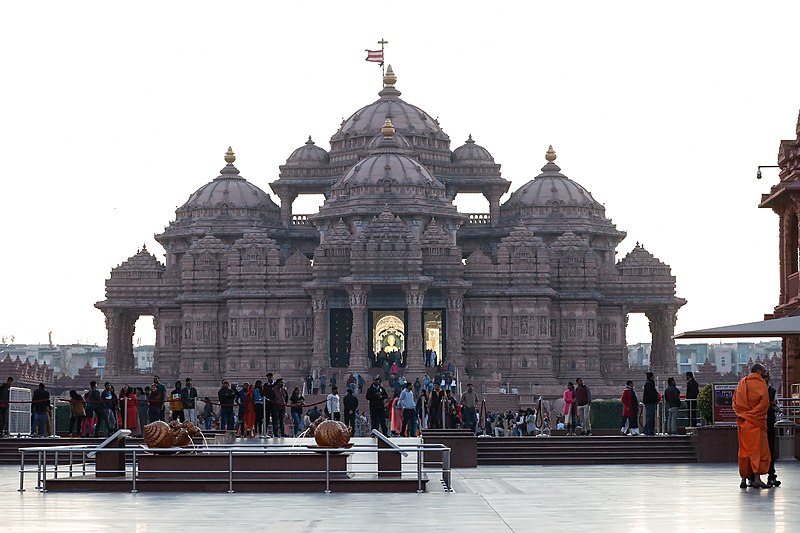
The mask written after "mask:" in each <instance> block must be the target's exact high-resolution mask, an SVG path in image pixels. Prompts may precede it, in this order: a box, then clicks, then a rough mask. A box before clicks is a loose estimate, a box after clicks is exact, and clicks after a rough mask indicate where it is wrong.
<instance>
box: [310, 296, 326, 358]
mask: <svg viewBox="0 0 800 533" xmlns="http://www.w3.org/2000/svg"><path fill="white" fill-rule="evenodd" d="M311 305H312V309H313V310H314V349H313V354H312V356H311V368H313V369H321V368H327V367H329V366H330V354H329V353H328V352H329V349H330V348H329V346H328V344H329V343H328V296H327V295H326V294H325V292H324V291H316V292H314V294H312V296H311Z"/></svg>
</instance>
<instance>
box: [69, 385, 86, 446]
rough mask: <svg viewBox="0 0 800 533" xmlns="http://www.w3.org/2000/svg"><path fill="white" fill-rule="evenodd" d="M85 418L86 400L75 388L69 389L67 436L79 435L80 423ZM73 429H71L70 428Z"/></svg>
mask: <svg viewBox="0 0 800 533" xmlns="http://www.w3.org/2000/svg"><path fill="white" fill-rule="evenodd" d="M84 418H86V402H85V401H84V400H83V398H82V397H81V395H80V394H78V393H77V392H76V391H75V389H72V390H70V391H69V436H70V437H80V435H81V424H82V423H83V419H84ZM73 427H74V428H75V431H72V428H73Z"/></svg>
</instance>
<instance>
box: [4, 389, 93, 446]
mask: <svg viewBox="0 0 800 533" xmlns="http://www.w3.org/2000/svg"><path fill="white" fill-rule="evenodd" d="M12 383H14V378H12V377H11V376H9V377H8V379H7V380H6V381H5V383H3V384H2V385H0V437H3V436H8V406H9V402H10V401H11V384H12ZM79 429H80V428H79Z"/></svg>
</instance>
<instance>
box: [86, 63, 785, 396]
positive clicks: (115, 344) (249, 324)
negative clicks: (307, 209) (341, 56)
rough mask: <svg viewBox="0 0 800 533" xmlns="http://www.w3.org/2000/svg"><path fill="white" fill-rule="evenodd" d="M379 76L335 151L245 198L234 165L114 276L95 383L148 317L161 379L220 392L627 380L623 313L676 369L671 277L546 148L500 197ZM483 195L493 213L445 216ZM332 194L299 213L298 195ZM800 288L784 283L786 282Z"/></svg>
mask: <svg viewBox="0 0 800 533" xmlns="http://www.w3.org/2000/svg"><path fill="white" fill-rule="evenodd" d="M396 83H397V78H396V76H395V74H394V72H393V70H392V68H391V67H389V68H388V70H387V72H386V75H385V76H384V79H383V87H382V89H381V90H380V92H379V93H378V99H377V100H376V101H374V102H373V103H371V104H369V105H366V106H365V107H363V108H361V109H359V110H357V111H356V112H355V113H353V114H352V115H350V116H349V118H347V119H346V120H344V121H343V122H342V123H341V125H340V127H339V129H338V131H337V132H336V133H335V134H334V135H333V137H332V138H331V139H330V151H326V150H324V149H323V148H321V147H319V146H317V145H316V144H315V143H314V142H313V141H312V140H311V138H309V139H308V141H307V142H306V143H305V144H303V145H302V146H300V147H299V148H298V149H296V150H295V151H294V152H293V153H292V154H291V155H290V156H289V158H288V159H287V161H286V163H285V164H284V165H281V166H280V173H279V176H278V179H277V180H275V181H273V182H272V183H270V188H271V189H272V191H273V192H274V193H275V195H276V196H277V197H278V198H279V200H280V205H278V204H276V203H275V202H274V201H273V200H272V198H271V197H270V195H269V194H267V193H265V192H264V191H263V190H262V189H261V188H259V187H258V186H256V185H254V184H252V183H250V182H249V181H247V180H245V179H244V178H243V177H242V176H241V175H240V172H239V170H238V169H237V168H236V167H235V166H234V163H235V161H236V157H235V155H234V153H233V151H232V150H230V149H229V150H228V153H227V154H226V155H225V162H226V165H225V167H224V168H223V169H222V171H221V173H220V175H219V176H218V177H216V178H215V179H213V180H212V181H211V182H209V183H207V184H206V185H204V186H202V187H200V188H199V189H198V190H197V191H196V192H195V193H193V194H192V195H191V196H190V197H189V199H188V200H187V201H186V203H184V204H183V205H182V206H181V207H180V208H178V210H177V211H176V214H175V220H174V221H172V222H171V223H170V224H169V225H168V226H167V227H166V228H165V229H164V231H163V232H162V233H160V234H158V235H156V240H157V241H158V242H159V243H160V244H161V245H162V246H163V247H164V250H165V251H166V264H161V263H160V262H159V261H158V260H157V259H156V257H155V256H153V255H152V254H151V253H150V252H149V251H148V250H146V249H145V248H144V247H143V248H142V249H141V250H139V251H138V252H137V253H136V254H135V255H133V256H132V257H130V258H129V259H128V260H127V261H125V262H123V263H122V264H120V265H119V266H117V267H116V268H114V269H112V271H111V277H110V278H109V279H108V280H107V281H106V299H105V300H104V301H102V302H98V303H97V304H96V307H97V308H98V309H100V310H101V311H102V312H103V313H104V314H105V318H106V327H107V329H108V351H107V362H106V373H107V374H108V375H125V374H127V373H131V372H132V371H133V368H134V359H133V350H132V339H133V335H134V325H135V323H136V320H137V319H138V318H139V317H141V316H144V315H149V316H152V317H153V321H154V325H155V330H156V352H155V359H154V371H155V372H157V373H160V374H161V375H162V376H170V377H173V376H188V375H190V376H192V378H193V379H194V382H195V383H196V384H200V385H205V386H212V385H216V384H217V383H218V382H219V379H221V378H222V377H223V376H232V377H237V378H238V379H246V378H250V377H252V378H260V377H263V376H264V374H265V372H267V371H272V372H275V373H279V374H281V375H282V376H284V377H285V378H288V379H300V378H301V377H303V376H305V375H306V374H307V373H308V372H310V371H315V370H325V371H326V372H327V371H329V369H330V368H331V367H334V368H339V369H349V371H353V370H357V371H359V372H362V373H363V372H369V369H370V368H371V367H373V366H376V365H378V364H380V363H381V362H382V361H383V360H385V359H389V360H392V361H396V362H397V363H398V364H399V365H401V366H403V367H405V370H404V372H405V373H406V375H407V376H409V375H410V376H413V375H415V374H417V375H418V374H420V373H422V372H423V371H424V369H425V366H426V365H427V364H430V363H431V362H432V361H433V362H434V363H435V364H438V363H445V364H450V363H452V365H453V366H454V367H455V368H456V369H457V370H458V372H459V374H460V375H461V376H464V375H467V376H469V378H470V379H472V380H485V381H490V380H494V381H498V380H500V379H501V380H502V382H503V383H509V384H511V385H512V386H514V385H515V384H518V385H522V384H524V385H526V386H527V385H528V384H533V383H535V384H537V385H539V386H541V387H545V388H547V387H556V386H557V385H558V384H563V382H564V381H566V380H569V379H574V378H575V377H576V376H577V375H579V374H580V375H582V376H583V377H584V378H585V379H587V378H588V379H591V380H592V382H594V383H605V384H608V385H612V384H617V383H619V382H620V380H622V381H623V382H624V379H625V377H626V375H627V374H628V373H629V372H630V369H629V368H628V361H627V350H626V341H625V328H626V323H627V316H628V314H629V313H644V314H645V315H646V316H647V318H648V319H649V321H650V328H651V331H652V337H653V338H652V342H653V351H652V358H651V367H652V368H653V369H654V370H655V371H657V372H660V373H661V374H662V375H666V373H669V374H670V375H671V374H673V373H675V371H676V351H675V345H674V342H673V340H672V336H673V334H674V325H675V319H676V313H677V311H678V309H679V308H680V307H681V306H682V305H684V304H685V303H686V301H685V300H683V299H681V298H678V297H676V294H675V278H674V277H673V276H672V273H671V269H670V267H669V266H668V265H666V264H664V263H663V262H661V261H660V260H658V259H657V258H655V257H653V255H651V254H650V253H649V252H648V251H647V250H645V248H644V247H643V246H641V245H639V244H637V245H636V246H635V247H634V248H633V251H631V252H630V253H629V254H627V256H625V257H624V258H623V259H622V260H620V261H617V260H616V257H615V256H616V248H617V246H618V245H619V243H620V242H621V241H622V240H623V239H624V238H625V233H624V232H623V231H620V230H618V229H617V228H616V226H615V225H614V224H613V223H612V222H611V221H610V220H609V219H608V218H607V217H606V214H605V208H604V207H603V205H602V204H601V203H600V202H598V201H596V200H595V199H594V198H593V197H592V195H591V194H590V193H589V191H587V190H586V189H585V188H583V187H582V186H581V185H579V184H578V183H576V182H575V181H573V180H571V179H570V178H568V177H567V176H565V175H564V174H562V173H561V169H560V168H559V166H558V165H556V163H555V161H556V153H555V151H554V150H553V149H552V147H551V148H550V149H549V150H547V152H546V154H545V157H544V159H545V161H544V166H543V167H542V169H541V173H539V174H538V175H537V176H536V177H535V178H533V179H531V180H530V181H529V182H528V183H526V184H525V185H523V186H522V187H520V188H519V189H517V190H516V191H513V192H512V193H511V194H510V196H508V197H507V199H506V200H505V201H503V198H504V195H506V194H507V192H508V191H509V187H510V182H509V181H508V180H506V179H505V178H503V177H502V175H501V172H500V165H499V164H498V163H496V162H495V160H494V158H493V157H492V156H491V154H490V153H489V151H488V150H486V149H485V148H483V147H482V146H480V145H478V144H477V143H476V142H475V141H474V140H473V139H472V136H471V135H470V136H469V138H468V139H467V141H466V143H465V144H463V145H462V146H459V147H458V148H456V149H455V150H451V149H450V137H449V136H448V135H447V134H446V133H445V132H444V130H443V129H442V127H441V126H440V124H439V121H438V120H437V119H434V118H432V115H431V114H429V113H427V112H425V111H423V110H422V109H420V108H418V107H416V106H414V105H411V104H409V103H407V102H405V101H404V100H402V99H401V98H400V96H401V93H400V91H399V90H398V89H397V88H396ZM463 193H479V194H481V195H483V196H484V197H485V198H486V200H487V202H488V212H484V213H477V214H476V213H462V212H459V210H458V209H457V208H456V206H455V205H454V203H453V200H454V199H455V198H456V196H457V195H459V194H463ZM308 194H313V195H319V194H323V195H324V196H325V202H324V204H323V205H322V206H321V208H320V209H319V211H318V212H317V213H314V214H296V213H294V212H293V210H292V204H293V202H294V201H295V200H296V199H297V197H298V196H299V195H308ZM795 270H796V269H795Z"/></svg>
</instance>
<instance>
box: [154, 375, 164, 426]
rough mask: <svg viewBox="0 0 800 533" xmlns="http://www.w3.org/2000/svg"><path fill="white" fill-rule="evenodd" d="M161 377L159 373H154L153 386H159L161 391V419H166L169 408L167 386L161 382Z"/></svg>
mask: <svg viewBox="0 0 800 533" xmlns="http://www.w3.org/2000/svg"><path fill="white" fill-rule="evenodd" d="M160 379H161V378H159V377H158V376H157V375H154V376H153V385H152V387H155V388H157V389H158V392H160V393H161V405H160V406H159V408H160V409H161V411H160V414H159V420H165V419H166V416H165V414H166V410H167V386H166V385H164V384H163V383H161V381H160Z"/></svg>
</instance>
